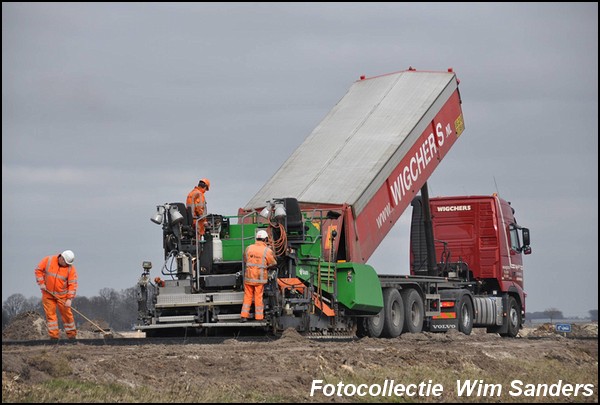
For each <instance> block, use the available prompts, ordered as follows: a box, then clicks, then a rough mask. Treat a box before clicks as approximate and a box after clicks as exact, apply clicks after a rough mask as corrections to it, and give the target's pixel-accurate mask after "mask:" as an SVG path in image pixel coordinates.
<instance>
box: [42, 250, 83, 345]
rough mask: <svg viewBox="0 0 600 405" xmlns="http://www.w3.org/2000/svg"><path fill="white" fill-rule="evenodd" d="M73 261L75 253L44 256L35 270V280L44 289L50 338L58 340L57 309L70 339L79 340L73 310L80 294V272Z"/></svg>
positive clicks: (65, 252) (67, 252) (43, 297)
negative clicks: (78, 286)
mask: <svg viewBox="0 0 600 405" xmlns="http://www.w3.org/2000/svg"><path fill="white" fill-rule="evenodd" d="M74 261H75V254H74V253H73V252H72V251H71V250H65V251H64V252H62V253H61V254H59V255H56V256H46V257H44V258H43V259H42V261H41V262H39V264H38V265H37V267H36V268H35V279H36V282H37V284H38V285H39V286H40V290H42V305H43V306H44V312H46V324H47V327H48V335H49V336H50V339H58V337H59V330H58V318H57V316H56V309H57V308H58V310H59V311H60V315H61V317H62V320H63V325H64V327H65V333H66V334H67V337H68V338H69V339H75V338H76V337H77V328H76V327H75V318H74V317H73V311H71V302H72V301H73V298H75V295H76V294H77V270H76V269H75V266H73V262H74Z"/></svg>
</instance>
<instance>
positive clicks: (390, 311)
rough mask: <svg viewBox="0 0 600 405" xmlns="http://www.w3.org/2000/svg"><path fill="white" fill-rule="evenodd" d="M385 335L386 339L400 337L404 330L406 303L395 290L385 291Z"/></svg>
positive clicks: (388, 289)
mask: <svg viewBox="0 0 600 405" xmlns="http://www.w3.org/2000/svg"><path fill="white" fill-rule="evenodd" d="M383 310H384V317H383V334H382V336H384V337H389V338H395V337H398V336H400V334H401V333H402V329H403V328H404V302H403V301H402V296H401V295H400V291H398V290H397V289H395V288H386V289H384V290H383Z"/></svg>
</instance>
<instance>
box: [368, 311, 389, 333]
mask: <svg viewBox="0 0 600 405" xmlns="http://www.w3.org/2000/svg"><path fill="white" fill-rule="evenodd" d="M384 311H385V307H383V308H381V311H379V313H378V314H377V315H375V316H371V317H369V318H368V319H367V332H369V336H370V337H374V338H378V337H381V332H382V331H383V323H384Z"/></svg>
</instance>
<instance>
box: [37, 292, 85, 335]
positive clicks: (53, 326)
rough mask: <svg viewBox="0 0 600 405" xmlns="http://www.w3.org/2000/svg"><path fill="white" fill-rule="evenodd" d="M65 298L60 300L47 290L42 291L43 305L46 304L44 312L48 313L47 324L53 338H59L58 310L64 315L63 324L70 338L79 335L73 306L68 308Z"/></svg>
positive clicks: (49, 333)
mask: <svg viewBox="0 0 600 405" xmlns="http://www.w3.org/2000/svg"><path fill="white" fill-rule="evenodd" d="M64 301H65V300H59V299H57V298H55V297H53V296H52V295H50V294H48V293H47V292H43V293H42V305H43V306H44V312H45V313H46V325H47V327H48V336H50V338H51V339H58V338H59V335H60V333H59V330H58V317H57V316H56V310H57V309H58V311H59V312H60V316H61V317H62V321H63V326H64V327H65V333H66V334H67V337H68V338H70V339H74V338H75V337H76V336H77V328H76V327H75V318H74V317H73V311H71V308H67V307H66V306H65V305H64V304H63V302H64Z"/></svg>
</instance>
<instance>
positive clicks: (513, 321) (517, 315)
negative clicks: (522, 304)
mask: <svg viewBox="0 0 600 405" xmlns="http://www.w3.org/2000/svg"><path fill="white" fill-rule="evenodd" d="M507 315H508V319H507V320H506V321H507V322H508V332H506V333H503V334H502V336H508V337H516V336H517V334H518V333H519V328H520V327H521V309H520V308H519V305H518V304H517V300H516V299H515V297H513V296H509V297H508V313H507Z"/></svg>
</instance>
